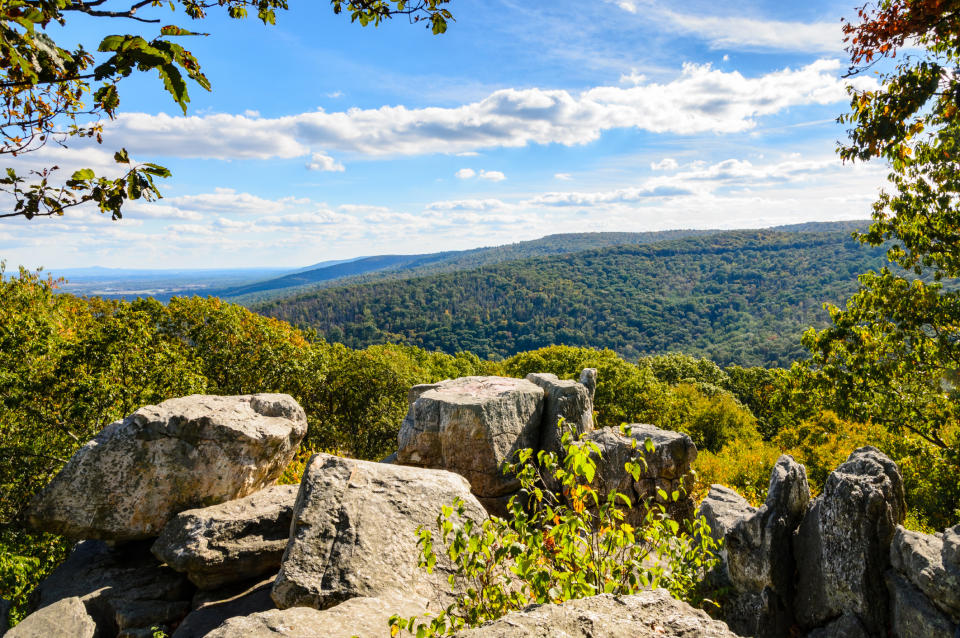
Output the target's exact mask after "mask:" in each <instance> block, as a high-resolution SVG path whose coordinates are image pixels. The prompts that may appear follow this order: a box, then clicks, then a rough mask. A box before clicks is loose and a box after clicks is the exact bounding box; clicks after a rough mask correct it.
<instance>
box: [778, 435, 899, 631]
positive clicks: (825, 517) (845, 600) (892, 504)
mask: <svg viewBox="0 0 960 638" xmlns="http://www.w3.org/2000/svg"><path fill="white" fill-rule="evenodd" d="M905 514H906V505H905V502H904V493H903V481H902V480H901V478H900V472H899V470H898V468H897V465H896V463H894V462H893V461H891V460H890V459H889V458H887V457H886V456H884V455H883V453H881V452H880V451H879V450H877V449H876V448H872V447H863V448H860V449H858V450H855V451H854V452H853V453H852V454H851V455H850V456H849V458H848V459H847V460H846V462H845V463H843V464H842V465H840V467H838V468H837V469H836V470H834V471H833V472H832V473H831V474H830V476H829V477H827V481H826V484H825V485H824V489H823V494H822V495H821V496H819V497H818V498H817V499H816V500H815V501H814V503H813V506H812V507H811V508H810V509H809V510H808V511H807V513H806V515H805V516H804V519H803V521H802V523H801V525H800V527H799V529H798V532H797V536H796V542H795V543H794V553H795V555H796V562H797V569H798V581H797V595H796V600H795V615H796V618H797V620H798V622H799V623H800V624H801V625H802V626H804V627H807V628H810V629H813V628H815V627H818V626H822V625H824V624H826V623H828V622H830V621H831V620H832V619H834V618H839V617H840V616H842V615H843V614H846V613H852V614H855V615H856V616H857V618H858V619H859V621H860V623H861V624H862V625H863V627H864V628H865V629H866V631H867V633H868V634H870V635H881V634H883V633H884V632H885V631H886V627H887V625H888V621H889V613H888V610H889V604H888V603H889V601H888V594H887V588H886V585H885V582H884V572H885V571H886V570H887V567H888V566H889V564H890V542H891V540H892V539H893V535H894V532H895V531H896V527H897V525H898V524H900V523H901V522H903V519H904V516H905Z"/></svg>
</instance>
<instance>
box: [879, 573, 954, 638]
mask: <svg viewBox="0 0 960 638" xmlns="http://www.w3.org/2000/svg"><path fill="white" fill-rule="evenodd" d="M886 583H887V590H888V591H889V592H890V621H891V630H892V635H893V636H894V637H895V638H957V636H958V634H960V627H957V624H956V623H954V622H952V621H951V620H950V619H949V618H948V617H947V616H946V614H944V613H943V612H942V611H940V610H939V609H937V608H936V607H934V606H933V605H932V604H931V603H930V600H929V599H927V597H926V596H924V595H923V594H922V593H921V592H920V591H919V590H918V589H917V588H916V587H914V586H913V585H912V584H910V582H908V581H907V580H906V579H905V578H903V577H902V576H900V575H899V574H898V573H897V572H896V571H894V570H892V569H891V570H889V571H887V576H886Z"/></svg>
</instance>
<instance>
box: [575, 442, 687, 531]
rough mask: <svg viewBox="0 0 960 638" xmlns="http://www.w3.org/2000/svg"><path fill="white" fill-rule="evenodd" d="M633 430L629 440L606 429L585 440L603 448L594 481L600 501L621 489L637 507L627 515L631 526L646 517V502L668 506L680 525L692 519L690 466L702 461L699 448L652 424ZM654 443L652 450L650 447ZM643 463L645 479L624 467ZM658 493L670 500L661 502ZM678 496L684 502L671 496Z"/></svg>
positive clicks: (669, 511)
mask: <svg viewBox="0 0 960 638" xmlns="http://www.w3.org/2000/svg"><path fill="white" fill-rule="evenodd" d="M629 427H630V436H624V435H623V434H621V433H620V432H619V431H618V430H616V429H615V428H602V429H600V430H594V431H592V432H588V433H587V434H586V435H585V437H584V440H585V441H589V442H592V443H594V444H596V445H597V447H598V448H599V449H600V457H601V460H600V462H599V463H598V465H597V473H596V476H595V478H594V483H595V484H596V487H597V490H598V491H599V492H600V497H601V500H602V499H604V498H606V496H607V494H609V493H610V492H611V491H613V490H616V491H618V492H620V493H621V494H625V495H627V496H628V497H630V498H631V499H632V500H633V501H634V507H633V508H632V509H631V510H630V511H629V512H628V513H627V521H628V522H629V523H630V524H632V525H639V524H640V523H641V522H642V519H643V518H644V516H645V514H646V509H645V508H644V506H643V503H644V502H645V501H647V500H651V501H657V502H659V503H661V504H662V505H664V506H665V508H666V510H667V513H668V514H670V515H671V516H672V517H673V518H675V519H677V520H681V519H689V518H691V517H692V516H693V501H692V500H691V499H690V498H689V496H688V494H689V488H690V487H691V486H692V481H693V474H692V472H691V464H692V463H693V461H694V459H696V458H697V448H696V446H695V445H694V444H693V441H691V440H690V437H689V436H687V435H686V434H679V433H677V432H669V431H667V430H660V429H659V428H656V427H654V426H652V425H642V424H634V425H631V426H629ZM646 441H650V442H651V444H652V449H651V450H648V449H647V448H646ZM640 458H642V459H644V460H645V461H646V464H645V466H643V469H642V470H641V473H640V480H639V481H635V480H634V478H633V476H632V475H631V474H630V472H628V471H627V470H626V468H625V467H624V466H625V464H626V463H627V462H628V461H630V460H634V459H640ZM658 488H659V489H662V490H663V491H664V492H666V494H667V496H668V499H666V500H664V499H662V498H661V497H660V496H659V494H658ZM673 492H679V495H680V499H679V500H677V501H672V500H671V499H670V498H669V497H670V496H672V494H673Z"/></svg>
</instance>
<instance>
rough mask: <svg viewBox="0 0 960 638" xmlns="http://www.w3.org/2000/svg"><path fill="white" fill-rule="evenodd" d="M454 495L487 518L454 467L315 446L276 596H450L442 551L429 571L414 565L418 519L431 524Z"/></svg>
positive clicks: (329, 600) (326, 600)
mask: <svg viewBox="0 0 960 638" xmlns="http://www.w3.org/2000/svg"><path fill="white" fill-rule="evenodd" d="M457 498H459V499H462V500H463V501H464V504H465V507H466V516H467V517H469V518H472V519H473V520H475V521H481V520H483V519H484V518H486V512H485V511H484V510H483V507H482V506H481V505H480V503H479V502H477V500H476V498H474V497H473V495H472V494H471V493H470V486H469V484H468V483H467V481H466V480H465V479H464V478H463V477H461V476H458V475H456V474H453V473H451V472H445V471H442V470H427V469H422V468H415V467H404V466H400V465H390V464H385V463H371V462H368V461H356V460H351V459H344V458H340V457H336V456H330V455H328V454H317V455H316V456H314V457H313V458H312V459H311V460H310V462H309V464H308V465H307V468H306V471H305V472H304V475H303V479H302V481H301V483H300V492H299V494H298V496H297V502H296V505H295V507H294V514H293V525H292V527H291V530H290V541H289V544H288V545H287V549H286V552H285V553H284V556H283V563H282V565H281V567H280V573H279V575H278V576H277V580H276V582H275V583H274V586H273V599H274V601H275V602H276V603H277V606H278V607H280V608H288V607H301V606H304V607H313V608H315V609H326V608H328V607H332V606H334V605H336V604H338V603H340V602H343V601H345V600H348V599H351V598H360V597H368V598H375V597H377V596H380V595H381V594H383V593H384V592H390V591H393V590H394V589H396V588H401V589H402V590H403V591H404V592H405V593H407V594H416V595H418V596H422V597H424V598H427V599H429V600H432V601H437V600H438V601H445V600H449V597H450V586H449V584H448V582H447V576H448V575H450V574H452V573H453V566H452V565H451V564H450V563H449V561H448V560H447V559H446V558H445V556H444V555H443V554H442V552H438V560H437V565H436V567H435V568H434V570H433V573H432V574H428V573H427V572H426V571H425V570H423V569H420V568H419V567H418V566H417V557H418V548H417V527H418V526H420V525H422V526H424V527H427V528H430V529H433V528H435V526H436V518H437V515H438V513H439V512H440V509H441V508H442V507H443V506H448V505H450V504H451V503H453V502H454V499H457Z"/></svg>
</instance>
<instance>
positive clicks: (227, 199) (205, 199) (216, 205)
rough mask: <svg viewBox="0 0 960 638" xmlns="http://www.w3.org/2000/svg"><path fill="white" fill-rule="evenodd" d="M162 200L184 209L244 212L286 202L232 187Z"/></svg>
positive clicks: (265, 210)
mask: <svg viewBox="0 0 960 638" xmlns="http://www.w3.org/2000/svg"><path fill="white" fill-rule="evenodd" d="M163 201H164V202H166V203H168V204H172V205H173V206H175V207H177V208H179V209H181V210H186V211H195V212H207V213H209V212H216V213H244V214H251V213H268V212H271V211H274V210H277V209H281V208H283V207H284V206H286V204H287V202H285V201H283V200H280V201H274V200H270V199H264V198H263V197H259V196H257V195H252V194H250V193H238V192H237V191H235V190H234V189H232V188H215V189H214V191H213V192H212V193H201V194H199V195H179V196H177V197H167V198H165V199H164V200H163ZM294 201H295V200H294Z"/></svg>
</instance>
